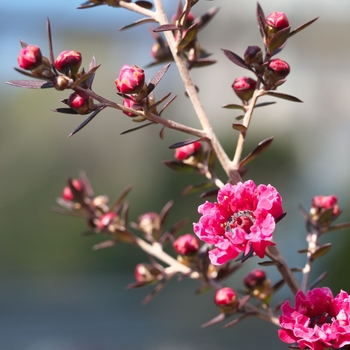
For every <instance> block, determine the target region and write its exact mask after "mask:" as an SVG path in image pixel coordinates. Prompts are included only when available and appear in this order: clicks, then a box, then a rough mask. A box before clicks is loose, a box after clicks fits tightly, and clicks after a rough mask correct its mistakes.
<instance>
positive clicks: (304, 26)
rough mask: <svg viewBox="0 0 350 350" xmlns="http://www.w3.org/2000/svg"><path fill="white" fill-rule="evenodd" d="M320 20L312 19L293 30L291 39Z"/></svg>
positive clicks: (290, 34)
mask: <svg viewBox="0 0 350 350" xmlns="http://www.w3.org/2000/svg"><path fill="white" fill-rule="evenodd" d="M318 19H319V17H316V18H314V19H312V20H311V21H308V22H306V23H304V24H302V25H301V26H299V27H297V28H295V29H293V30H292V31H291V32H290V33H289V37H291V36H293V35H294V34H297V33H299V32H300V31H302V30H303V29H305V28H306V27H308V26H309V25H310V24H312V23H314V22H315V21H317V20H318Z"/></svg>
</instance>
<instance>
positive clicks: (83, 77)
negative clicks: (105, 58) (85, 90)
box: [71, 64, 101, 89]
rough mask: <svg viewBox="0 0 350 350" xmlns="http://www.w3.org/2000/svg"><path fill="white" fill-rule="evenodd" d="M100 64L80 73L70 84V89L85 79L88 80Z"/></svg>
mask: <svg viewBox="0 0 350 350" xmlns="http://www.w3.org/2000/svg"><path fill="white" fill-rule="evenodd" d="M100 66H101V65H100V64H99V65H97V66H95V67H94V68H92V69H90V70H89V71H88V72H87V73H84V74H82V75H81V76H80V77H79V78H78V79H77V80H76V81H75V82H74V84H73V85H72V87H71V88H72V89H74V88H76V87H77V86H78V85H81V84H82V83H84V82H85V81H87V80H89V79H90V78H91V77H92V76H93V75H94V74H95V72H96V71H97V69H98V68H100Z"/></svg>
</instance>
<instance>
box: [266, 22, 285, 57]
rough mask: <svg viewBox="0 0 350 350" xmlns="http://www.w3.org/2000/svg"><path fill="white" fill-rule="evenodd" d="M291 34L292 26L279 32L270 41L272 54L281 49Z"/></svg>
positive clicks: (269, 48)
mask: <svg viewBox="0 0 350 350" xmlns="http://www.w3.org/2000/svg"><path fill="white" fill-rule="evenodd" d="M289 32H290V26H289V27H287V28H283V29H281V30H279V31H278V32H277V33H276V34H275V35H274V36H273V37H272V38H271V40H270V43H269V47H268V50H269V52H270V53H274V52H275V50H277V49H278V48H279V47H281V46H282V45H283V44H284V43H285V42H286V41H287V39H288V37H289Z"/></svg>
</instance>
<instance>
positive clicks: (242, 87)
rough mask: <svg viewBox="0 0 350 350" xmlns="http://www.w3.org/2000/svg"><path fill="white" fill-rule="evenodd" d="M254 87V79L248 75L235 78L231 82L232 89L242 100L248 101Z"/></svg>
mask: <svg viewBox="0 0 350 350" xmlns="http://www.w3.org/2000/svg"><path fill="white" fill-rule="evenodd" d="M255 87H256V80H254V79H252V78H249V77H241V78H237V79H235V81H234V82H233V84H232V88H233V91H234V92H235V93H236V95H237V96H238V97H239V98H240V99H241V100H243V101H249V100H250V99H251V98H252V96H253V94H254V90H255Z"/></svg>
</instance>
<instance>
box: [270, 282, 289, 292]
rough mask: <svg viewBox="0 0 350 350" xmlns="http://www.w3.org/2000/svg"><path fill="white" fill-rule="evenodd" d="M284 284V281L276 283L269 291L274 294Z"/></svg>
mask: <svg viewBox="0 0 350 350" xmlns="http://www.w3.org/2000/svg"><path fill="white" fill-rule="evenodd" d="M285 283H286V281H285V280H284V279H282V280H280V281H278V282H276V283H275V284H274V285H273V286H272V287H271V291H272V292H273V294H274V293H276V292H277V291H279V290H280V289H281V288H282V287H283V286H284V284H285Z"/></svg>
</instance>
